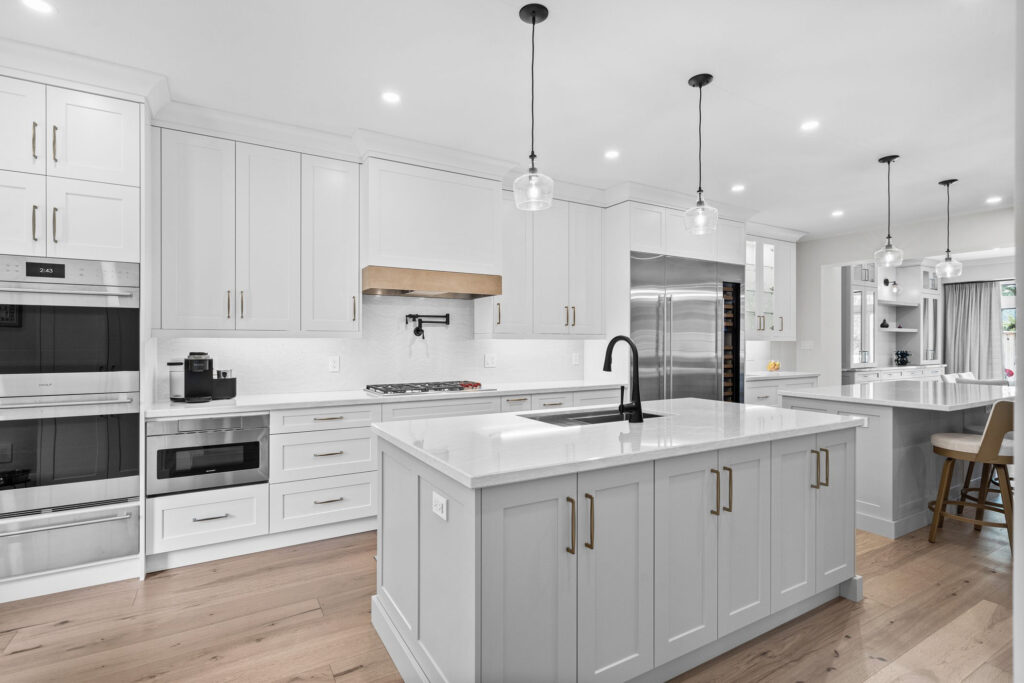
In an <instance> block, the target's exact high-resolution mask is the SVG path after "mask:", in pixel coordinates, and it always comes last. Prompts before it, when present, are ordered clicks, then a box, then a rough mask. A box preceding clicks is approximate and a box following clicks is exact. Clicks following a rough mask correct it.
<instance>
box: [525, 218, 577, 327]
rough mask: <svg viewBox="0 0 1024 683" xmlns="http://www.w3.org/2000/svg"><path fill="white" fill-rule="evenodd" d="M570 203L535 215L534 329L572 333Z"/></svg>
mask: <svg viewBox="0 0 1024 683" xmlns="http://www.w3.org/2000/svg"><path fill="white" fill-rule="evenodd" d="M571 322H572V321H571V319H570V313H569V204H568V203H567V202H563V201H557V200H556V201H555V202H553V203H552V205H551V208H550V209H547V210H545V211H537V212H535V213H534V216H533V331H534V332H535V333H537V334H569V324H570V323H571Z"/></svg>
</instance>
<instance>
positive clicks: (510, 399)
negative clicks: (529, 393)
mask: <svg viewBox="0 0 1024 683" xmlns="http://www.w3.org/2000/svg"><path fill="white" fill-rule="evenodd" d="M527 400H529V399H526V398H506V399H505V401H506V402H507V403H522V402H523V401H527Z"/></svg>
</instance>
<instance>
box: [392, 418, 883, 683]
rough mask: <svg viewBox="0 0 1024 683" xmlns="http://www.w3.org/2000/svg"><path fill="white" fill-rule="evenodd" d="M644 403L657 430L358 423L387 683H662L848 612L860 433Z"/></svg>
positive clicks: (838, 424)
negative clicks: (395, 678) (375, 489)
mask: <svg viewBox="0 0 1024 683" xmlns="http://www.w3.org/2000/svg"><path fill="white" fill-rule="evenodd" d="M644 407H645V409H646V410H648V411H650V412H651V413H655V414H657V415H658V417H652V418H648V419H646V420H645V421H644V422H643V423H640V424H631V423H628V422H622V421H617V422H607V423H603V424H585V423H573V422H572V421H571V420H570V421H567V422H566V423H564V424H569V425H570V426H563V425H556V424H547V423H545V422H541V421H537V420H535V419H530V416H531V415H534V414H531V413H525V414H509V413H503V414H492V415H478V416H471V417H459V418H436V419H428V420H410V421H404V422H389V423H382V424H377V425H374V427H373V431H374V435H375V450H376V452H377V453H378V454H379V455H380V461H381V475H380V476H381V488H380V491H381V501H380V524H379V527H378V540H377V543H378V547H377V550H378V557H377V560H378V562H377V594H376V595H375V596H374V597H373V600H372V618H373V624H374V626H375V628H376V629H377V632H378V633H379V634H380V636H381V639H382V640H383V642H384V644H385V645H386V647H387V649H388V652H389V653H390V654H391V657H392V659H393V660H394V661H395V664H396V665H397V667H398V669H399V671H400V672H401V674H402V676H403V678H405V679H406V680H408V681H414V680H415V681H459V682H461V681H476V680H484V681H626V680H651V681H655V680H658V681H662V680H666V679H667V678H670V677H671V676H673V675H676V674H678V673H681V672H683V671H686V670H688V669H691V668H693V667H694V666H697V665H698V664H700V663H702V662H704V661H707V660H708V659H711V658H713V657H715V656H717V655H719V654H721V653H722V652H725V651H727V650H729V649H731V648H733V647H735V646H737V645H739V644H740V643H743V642H745V641H747V640H750V639H752V638H754V637H756V636H757V635H760V634H761V633H764V632H766V631H768V630H770V629H772V628H775V627H776V626H778V625H780V624H782V623H785V622H787V621H789V620H791V619H793V618H795V617H797V616H799V615H800V614H803V613H804V612H806V611H808V610H810V609H813V608H814V607H816V606H818V605H821V604H823V603H825V602H827V601H829V600H832V599H834V598H837V597H840V596H843V597H847V598H850V599H860V578H859V577H857V576H856V575H855V568H854V557H855V552H854V497H853V496H854V489H853V483H854V482H853V477H854V471H855V462H854V457H855V452H856V444H855V439H856V427H858V426H860V425H862V424H863V420H862V419H861V418H856V417H842V416H835V415H825V414H815V413H809V412H798V411H790V410H782V409H779V408H773V407H767V406H749V405H742V404H734V403H723V402H717V401H707V400H701V399H676V400H671V401H652V402H649V403H648V404H645V406H644ZM611 409H612V410H614V407H612V408H611ZM565 412H568V413H572V412H574V411H565ZM560 417H564V416H560Z"/></svg>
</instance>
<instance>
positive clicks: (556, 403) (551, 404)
mask: <svg viewBox="0 0 1024 683" xmlns="http://www.w3.org/2000/svg"><path fill="white" fill-rule="evenodd" d="M541 405H542V406H544V407H545V408H547V407H548V406H560V405H562V402H561V401H555V402H554V403H542V404H541Z"/></svg>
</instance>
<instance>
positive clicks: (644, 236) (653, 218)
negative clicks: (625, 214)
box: [629, 202, 665, 254]
mask: <svg viewBox="0 0 1024 683" xmlns="http://www.w3.org/2000/svg"><path fill="white" fill-rule="evenodd" d="M629 248H630V250H631V251H645V252H648V253H651V254H663V253H665V209H663V208H661V207H659V206H650V205H649V204H638V203H637V202H630V203H629Z"/></svg>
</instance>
